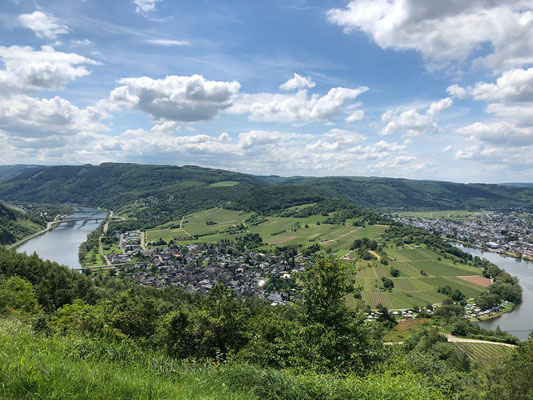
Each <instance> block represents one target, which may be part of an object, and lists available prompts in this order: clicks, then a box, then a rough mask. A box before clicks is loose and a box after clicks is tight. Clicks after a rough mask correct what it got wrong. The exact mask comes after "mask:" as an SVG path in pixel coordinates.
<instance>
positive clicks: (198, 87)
mask: <svg viewBox="0 0 533 400" xmlns="http://www.w3.org/2000/svg"><path fill="white" fill-rule="evenodd" d="M118 83H119V84H121V85H122V86H119V87H117V88H116V89H114V90H113V91H112V92H111V94H110V101H111V103H114V104H116V105H124V106H127V107H130V108H134V109H138V110H140V111H143V112H145V113H147V114H149V115H150V117H151V118H152V119H153V120H154V121H177V122H195V121H205V120H210V119H213V118H214V117H215V116H216V115H217V114H218V113H219V112H220V111H222V110H225V109H226V108H228V107H230V106H231V105H232V101H233V99H234V97H235V95H236V94H237V92H238V91H239V89H240V86H241V85H240V84H239V83H238V82H235V81H233V82H222V81H209V80H206V79H204V78H203V76H201V75H192V76H177V75H171V76H167V77H166V78H164V79H152V78H149V77H146V76H143V77H139V78H125V79H121V80H119V81H118Z"/></svg>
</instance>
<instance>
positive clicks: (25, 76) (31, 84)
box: [0, 46, 97, 94]
mask: <svg viewBox="0 0 533 400" xmlns="http://www.w3.org/2000/svg"><path fill="white" fill-rule="evenodd" d="M0 59H2V61H3V62H4V64H5V69H4V70H0V88H2V89H3V91H4V94H5V93H6V92H9V91H13V90H19V91H32V90H57V89H61V88H62V87H63V86H64V85H65V84H67V83H68V82H70V81H72V80H74V79H76V78H80V77H82V76H85V75H88V74H89V71H88V70H87V69H86V67H85V66H84V65H81V64H97V63H96V62H95V61H93V60H91V59H89V58H86V57H83V56H80V55H78V54H75V53H63V52H59V51H55V50H54V48H53V47H50V46H43V47H42V48H41V50H33V49H32V48H31V47H29V46H25V47H20V46H11V47H3V46H0Z"/></svg>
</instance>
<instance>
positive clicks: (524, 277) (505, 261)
mask: <svg viewBox="0 0 533 400" xmlns="http://www.w3.org/2000/svg"><path fill="white" fill-rule="evenodd" d="M457 247H459V248H460V249H461V250H463V251H466V252H468V253H470V254H472V255H473V256H479V257H481V258H486V259H487V260H489V261H490V262H491V263H493V264H496V265H497V266H498V267H500V268H502V269H504V270H505V271H506V272H508V273H510V274H511V275H513V276H517V277H518V279H519V280H520V286H522V289H523V290H524V292H523V299H522V304H520V305H519V306H517V307H515V309H514V310H513V311H512V312H510V313H506V314H503V315H501V316H500V317H497V318H494V319H490V320H488V321H481V322H478V325H480V326H482V327H484V328H487V329H496V327H498V326H499V327H500V329H502V330H504V331H506V332H509V333H510V334H511V335H514V336H516V337H517V338H519V339H520V340H527V339H528V337H529V333H530V332H531V331H532V330H533V262H530V261H524V260H517V259H515V258H512V257H505V256H502V255H500V254H497V253H491V252H483V251H481V250H477V249H471V248H469V247H464V246H460V245H457Z"/></svg>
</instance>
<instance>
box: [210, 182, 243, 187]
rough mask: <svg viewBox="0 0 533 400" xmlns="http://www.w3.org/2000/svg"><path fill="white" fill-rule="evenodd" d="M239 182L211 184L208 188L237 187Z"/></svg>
mask: <svg viewBox="0 0 533 400" xmlns="http://www.w3.org/2000/svg"><path fill="white" fill-rule="evenodd" d="M239 183H240V182H237V181H220V182H216V183H212V184H210V185H209V187H231V186H237V185H238V184H239Z"/></svg>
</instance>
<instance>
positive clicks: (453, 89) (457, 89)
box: [446, 84, 467, 99]
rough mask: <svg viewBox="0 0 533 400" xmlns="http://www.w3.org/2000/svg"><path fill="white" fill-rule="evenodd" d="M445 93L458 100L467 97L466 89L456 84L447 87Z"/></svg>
mask: <svg viewBox="0 0 533 400" xmlns="http://www.w3.org/2000/svg"><path fill="white" fill-rule="evenodd" d="M446 92H448V94H449V95H450V96H453V97H457V98H458V99H464V98H465V97H466V96H467V91H466V89H465V88H462V87H461V86H459V85H457V84H454V85H451V86H448V88H447V89H446Z"/></svg>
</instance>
